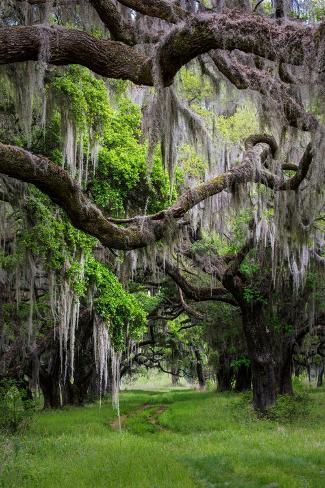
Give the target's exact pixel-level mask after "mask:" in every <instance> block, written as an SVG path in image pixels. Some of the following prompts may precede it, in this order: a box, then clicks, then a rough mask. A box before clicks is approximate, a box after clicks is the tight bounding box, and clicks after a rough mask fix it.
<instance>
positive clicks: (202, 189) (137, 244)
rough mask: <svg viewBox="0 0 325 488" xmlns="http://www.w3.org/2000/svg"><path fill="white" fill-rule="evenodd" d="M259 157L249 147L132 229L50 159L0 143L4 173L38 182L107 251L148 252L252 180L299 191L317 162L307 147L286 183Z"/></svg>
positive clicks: (255, 149)
mask: <svg viewBox="0 0 325 488" xmlns="http://www.w3.org/2000/svg"><path fill="white" fill-rule="evenodd" d="M261 138H262V139H261ZM260 142H267V141H266V140H265V136H260V138H257V139H256V140H255V143H260ZM260 153H261V150H260V146H256V147H251V146H250V147H249V149H248V150H247V151H246V152H245V154H244V158H243V162H242V164H241V165H239V166H236V167H234V168H232V169H231V170H229V171H228V172H226V173H224V174H222V175H219V176H216V177H214V178H212V179H210V180H208V181H207V182H205V183H202V184H200V185H198V186H197V187H195V188H192V189H190V190H188V191H186V192H185V193H183V195H181V196H180V198H179V199H178V200H177V202H176V203H175V204H174V205H172V206H171V207H170V208H169V209H167V210H164V211H162V212H159V213H157V214H155V215H152V216H147V217H136V218H134V219H133V220H132V221H131V222H130V221H129V222H130V224H129V225H128V226H126V227H119V226H118V225H116V224H115V223H113V222H112V221H111V220H110V219H108V218H106V217H105V216H104V214H103V213H102V211H101V210H100V209H99V208H98V207H97V206H96V205H94V203H93V202H92V201H91V200H90V199H89V198H88V196H87V195H86V194H85V193H84V192H83V191H82V189H81V187H80V186H79V185H78V183H77V182H76V181H74V180H73V179H72V178H71V177H70V176H69V174H68V173H67V172H66V171H65V170H63V169H62V168H61V167H59V166H57V165H56V164H54V163H53V162H52V161H50V160H49V159H47V158H44V157H41V156H36V155H33V154H32V153H30V152H28V151H25V150H24V149H21V148H19V147H16V146H9V145H5V144H1V143H0V172H1V173H3V174H5V175H7V176H11V177H13V178H17V179H19V180H21V181H24V182H27V183H33V184H34V185H35V186H36V187H37V188H39V189H40V190H41V191H42V192H43V193H45V194H47V195H48V196H49V197H50V198H51V200H52V201H53V202H55V203H56V204H58V205H59V206H60V207H61V208H63V209H64V210H65V212H66V213H67V215H68V216H69V218H70V220H71V222H72V224H73V225H74V226H75V227H76V228H78V229H80V230H83V231H84V232H87V233H88V234H90V235H92V236H94V237H96V238H97V239H99V240H100V241H101V242H102V244H103V245H104V246H106V247H109V248H113V249H123V250H128V249H136V248H141V247H145V246H147V245H149V244H150V243H152V242H155V241H158V240H160V239H162V238H163V237H164V235H165V234H166V232H168V229H169V228H170V225H171V222H174V223H177V221H178V220H179V219H181V218H182V217H184V215H185V214H186V213H187V212H188V211H189V210H190V209H191V208H193V207H194V206H195V205H197V204H198V203H200V202H201V201H203V200H205V199H207V198H209V197H211V196H213V195H216V194H218V193H220V192H222V191H223V190H225V189H227V188H232V187H233V186H234V185H239V184H243V183H246V182H250V181H251V182H261V183H263V184H264V185H266V186H268V187H270V188H274V189H278V190H294V189H297V188H298V186H299V185H300V183H301V181H302V180H303V179H304V178H305V177H306V175H307V173H308V169H309V166H310V164H311V162H312V150H311V146H310V145H308V147H307V149H306V151H305V153H304V156H303V158H302V160H301V162H300V165H299V170H298V171H297V172H296V174H295V175H294V176H293V178H291V179H289V180H286V181H285V180H284V179H283V178H281V177H279V176H276V175H274V174H272V173H270V172H269V171H267V170H264V169H262V170H260V171H258V170H257V168H258V167H259V157H260Z"/></svg>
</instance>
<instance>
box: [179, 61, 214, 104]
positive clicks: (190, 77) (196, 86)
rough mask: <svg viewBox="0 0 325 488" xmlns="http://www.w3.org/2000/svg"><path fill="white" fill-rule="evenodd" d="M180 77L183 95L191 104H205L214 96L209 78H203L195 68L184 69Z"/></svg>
mask: <svg viewBox="0 0 325 488" xmlns="http://www.w3.org/2000/svg"><path fill="white" fill-rule="evenodd" d="M179 77H180V80H181V83H182V94H183V96H184V97H185V98H186V100H188V102H189V103H192V102H194V101H195V102H196V103H198V102H203V101H206V99H207V98H209V97H211V95H213V91H212V86H211V82H210V80H209V78H208V77H206V76H202V74H201V73H199V72H197V70H195V69H194V67H191V68H187V67H184V68H182V69H181V70H180V74H179Z"/></svg>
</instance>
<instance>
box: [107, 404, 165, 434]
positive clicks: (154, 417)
mask: <svg viewBox="0 0 325 488" xmlns="http://www.w3.org/2000/svg"><path fill="white" fill-rule="evenodd" d="M149 408H152V409H154V410H153V412H152V413H151V415H150V416H149V417H148V418H146V419H144V421H145V422H148V423H149V424H151V425H154V426H156V427H157V428H161V429H162V427H161V426H160V423H159V417H160V415H162V414H163V413H164V412H165V411H166V410H167V408H168V405H152V404H150V403H145V404H144V405H141V406H140V407H138V408H137V409H136V410H135V411H134V412H132V413H129V414H128V415H121V416H120V418H119V417H116V418H115V419H114V420H113V421H112V423H111V429H112V430H114V431H119V430H121V429H122V428H123V425H124V424H125V422H126V421H127V419H128V418H130V417H135V416H136V415H138V414H139V413H141V412H143V411H144V410H148V409H149Z"/></svg>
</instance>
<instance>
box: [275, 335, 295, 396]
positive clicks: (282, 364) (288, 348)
mask: <svg viewBox="0 0 325 488" xmlns="http://www.w3.org/2000/svg"><path fill="white" fill-rule="evenodd" d="M292 354H293V350H292V344H291V342H289V343H284V344H283V345H282V351H281V358H280V361H279V364H278V368H277V377H278V392H279V393H280V395H292V394H293V387H292Z"/></svg>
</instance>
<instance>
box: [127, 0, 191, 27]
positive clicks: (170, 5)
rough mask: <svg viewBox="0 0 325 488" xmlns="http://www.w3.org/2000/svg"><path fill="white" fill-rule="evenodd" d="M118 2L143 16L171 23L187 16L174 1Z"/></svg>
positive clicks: (140, 0) (135, 0)
mask: <svg viewBox="0 0 325 488" xmlns="http://www.w3.org/2000/svg"><path fill="white" fill-rule="evenodd" d="M119 2H120V3H121V4H122V5H125V6H126V7H129V8H131V9H132V10H135V11H136V12H139V13H141V14H143V15H147V16H149V17H156V18H158V19H162V20H166V21H167V22H171V23H176V22H178V21H179V20H180V19H185V18H186V17H187V16H188V12H187V11H186V10H184V9H182V8H181V7H180V6H179V5H177V3H178V2H177V1H175V0H172V1H168V0H154V1H153V0H119Z"/></svg>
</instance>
